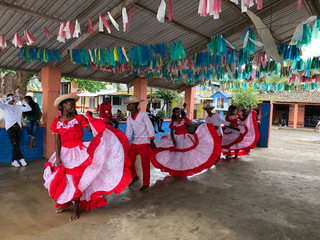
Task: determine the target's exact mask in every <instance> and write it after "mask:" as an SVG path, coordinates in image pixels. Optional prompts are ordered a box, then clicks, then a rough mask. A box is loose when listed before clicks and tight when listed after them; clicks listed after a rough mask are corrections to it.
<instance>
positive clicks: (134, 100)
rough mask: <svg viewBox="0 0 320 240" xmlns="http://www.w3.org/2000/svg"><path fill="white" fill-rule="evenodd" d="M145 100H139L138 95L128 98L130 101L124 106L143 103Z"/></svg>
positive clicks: (125, 102)
mask: <svg viewBox="0 0 320 240" xmlns="http://www.w3.org/2000/svg"><path fill="white" fill-rule="evenodd" d="M143 101H144V100H143V99H140V98H138V96H137V95H132V96H130V97H129V98H128V100H126V101H124V104H130V103H140V102H143Z"/></svg>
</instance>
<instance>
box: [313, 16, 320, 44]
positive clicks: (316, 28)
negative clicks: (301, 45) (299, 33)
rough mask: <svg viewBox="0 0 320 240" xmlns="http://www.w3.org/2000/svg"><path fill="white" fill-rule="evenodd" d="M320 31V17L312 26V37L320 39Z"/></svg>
mask: <svg viewBox="0 0 320 240" xmlns="http://www.w3.org/2000/svg"><path fill="white" fill-rule="evenodd" d="M319 31H320V17H318V18H317V20H316V21H315V22H314V24H313V27H312V38H314V39H319Z"/></svg>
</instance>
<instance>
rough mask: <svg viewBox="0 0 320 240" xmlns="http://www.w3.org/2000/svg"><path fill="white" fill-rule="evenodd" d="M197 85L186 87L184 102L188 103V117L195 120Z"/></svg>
mask: <svg viewBox="0 0 320 240" xmlns="http://www.w3.org/2000/svg"><path fill="white" fill-rule="evenodd" d="M194 95H195V87H186V89H185V94H184V102H185V103H187V104H188V112H189V113H188V118H189V119H190V120H193V112H194Z"/></svg>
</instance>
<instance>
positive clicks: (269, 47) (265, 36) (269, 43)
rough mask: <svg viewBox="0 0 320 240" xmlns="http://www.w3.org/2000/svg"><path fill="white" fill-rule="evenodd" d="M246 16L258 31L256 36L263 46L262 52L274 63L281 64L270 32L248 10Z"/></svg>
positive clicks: (281, 60) (280, 58)
mask: <svg viewBox="0 0 320 240" xmlns="http://www.w3.org/2000/svg"><path fill="white" fill-rule="evenodd" d="M247 15H248V16H249V17H250V19H251V20H252V22H253V24H254V25H255V27H256V29H260V30H259V31H258V34H259V36H260V38H261V40H262V43H263V44H264V50H265V51H266V54H267V55H268V57H271V58H272V59H273V60H274V61H276V62H281V63H282V62H283V58H282V57H280V55H279V53H278V49H277V45H276V43H275V41H274V39H273V37H272V35H271V33H270V30H269V29H268V28H267V27H266V25H265V24H264V23H263V22H262V21H261V19H260V18H259V17H258V16H257V15H255V14H254V13H253V12H251V11H250V10H248V11H247Z"/></svg>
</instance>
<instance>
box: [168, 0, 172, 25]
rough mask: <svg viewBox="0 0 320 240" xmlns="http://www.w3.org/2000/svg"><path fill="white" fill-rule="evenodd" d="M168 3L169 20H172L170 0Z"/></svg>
mask: <svg viewBox="0 0 320 240" xmlns="http://www.w3.org/2000/svg"><path fill="white" fill-rule="evenodd" d="M168 5H169V16H168V18H169V21H170V22H172V15H173V12H172V4H171V0H169V1H168Z"/></svg>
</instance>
